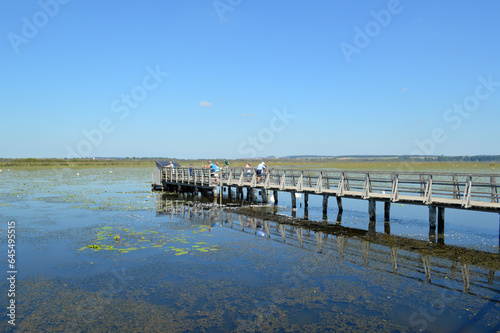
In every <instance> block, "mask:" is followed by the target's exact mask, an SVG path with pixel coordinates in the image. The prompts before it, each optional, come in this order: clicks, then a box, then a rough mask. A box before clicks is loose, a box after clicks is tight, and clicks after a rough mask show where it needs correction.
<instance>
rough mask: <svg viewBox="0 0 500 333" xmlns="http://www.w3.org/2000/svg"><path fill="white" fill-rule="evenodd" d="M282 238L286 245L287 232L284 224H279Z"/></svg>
mask: <svg viewBox="0 0 500 333" xmlns="http://www.w3.org/2000/svg"><path fill="white" fill-rule="evenodd" d="M279 229H280V234H281V238H283V243H286V230H285V225H284V224H279Z"/></svg>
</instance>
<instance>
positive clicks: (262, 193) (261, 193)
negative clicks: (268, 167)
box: [260, 189, 267, 203]
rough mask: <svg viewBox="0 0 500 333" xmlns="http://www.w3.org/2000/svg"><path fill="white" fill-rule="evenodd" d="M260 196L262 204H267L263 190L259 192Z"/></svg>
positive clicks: (265, 193)
mask: <svg viewBox="0 0 500 333" xmlns="http://www.w3.org/2000/svg"><path fill="white" fill-rule="evenodd" d="M260 196H261V197H262V202H263V203H267V191H266V190H264V189H262V190H260Z"/></svg>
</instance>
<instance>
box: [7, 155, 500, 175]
mask: <svg viewBox="0 0 500 333" xmlns="http://www.w3.org/2000/svg"><path fill="white" fill-rule="evenodd" d="M156 160H169V158H158V159H154V158H151V159H135V158H134V159H96V160H90V159H70V160H68V159H35V158H27V159H10V160H3V161H0V169H2V168H13V169H45V168H71V169H78V168H105V167H139V168H142V167H144V168H147V167H150V168H154V167H155V161H156ZM173 160H175V161H177V162H178V163H179V164H181V166H183V167H188V166H189V165H190V164H193V166H194V167H202V166H204V165H207V164H208V159H196V160H194V159H185V160H184V159H175V158H174V159H173ZM212 161H214V162H219V165H224V159H212ZM227 161H228V162H229V163H230V167H244V166H245V165H246V164H247V163H248V162H251V163H252V166H253V167H256V166H257V164H258V163H260V162H261V160H258V159H254V160H241V159H238V160H227ZM262 161H264V162H266V164H267V165H268V166H269V168H280V169H304V170H306V169H316V170H363V171H364V170H368V171H400V172H401V171H412V172H457V173H469V172H470V173H484V174H499V173H500V172H499V171H500V168H495V166H496V165H495V163H492V162H457V161H449V162H440V161H417V160H411V161H401V160H399V159H390V158H371V159H354V158H338V159H262Z"/></svg>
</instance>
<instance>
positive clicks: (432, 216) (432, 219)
mask: <svg viewBox="0 0 500 333" xmlns="http://www.w3.org/2000/svg"><path fill="white" fill-rule="evenodd" d="M435 240H436V206H429V241H431V242H434V241H435Z"/></svg>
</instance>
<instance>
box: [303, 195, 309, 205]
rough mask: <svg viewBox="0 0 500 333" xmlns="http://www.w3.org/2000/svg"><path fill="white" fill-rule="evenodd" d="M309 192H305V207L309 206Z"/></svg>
mask: <svg viewBox="0 0 500 333" xmlns="http://www.w3.org/2000/svg"><path fill="white" fill-rule="evenodd" d="M308 201H309V193H304V209H306V208H308V207H309V202H308Z"/></svg>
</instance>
